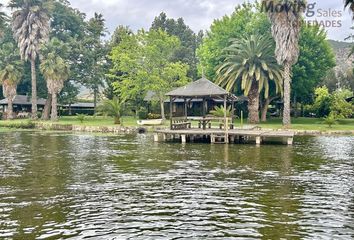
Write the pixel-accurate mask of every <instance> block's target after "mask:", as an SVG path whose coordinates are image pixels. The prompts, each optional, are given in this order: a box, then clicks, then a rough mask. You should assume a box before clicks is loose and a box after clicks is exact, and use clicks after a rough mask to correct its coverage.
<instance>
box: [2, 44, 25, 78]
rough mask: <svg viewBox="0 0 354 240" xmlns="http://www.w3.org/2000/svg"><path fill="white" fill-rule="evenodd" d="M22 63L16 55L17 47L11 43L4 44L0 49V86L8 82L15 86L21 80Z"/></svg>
mask: <svg viewBox="0 0 354 240" xmlns="http://www.w3.org/2000/svg"><path fill="white" fill-rule="evenodd" d="M22 74H23V62H22V61H21V59H20V56H19V54H18V49H17V47H16V46H15V45H14V44H13V43H11V42H8V43H4V44H2V46H1V48H0V84H1V83H3V82H4V81H9V83H11V84H13V85H17V84H18V83H19V82H20V81H21V78H22Z"/></svg>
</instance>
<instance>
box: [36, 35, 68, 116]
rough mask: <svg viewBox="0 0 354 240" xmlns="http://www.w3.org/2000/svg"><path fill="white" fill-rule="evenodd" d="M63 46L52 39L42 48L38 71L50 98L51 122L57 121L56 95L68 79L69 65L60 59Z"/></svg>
mask: <svg viewBox="0 0 354 240" xmlns="http://www.w3.org/2000/svg"><path fill="white" fill-rule="evenodd" d="M64 49H65V45H64V44H63V43H61V42H60V41H59V40H58V39H56V38H53V39H52V40H51V41H50V42H49V43H47V44H46V45H45V46H44V47H43V58H42V62H41V64H40V70H41V72H42V74H43V75H44V77H45V79H46V81H47V88H48V92H49V93H50V94H51V96H52V113H51V120H52V121H57V120H58V94H59V93H60V91H61V90H62V89H63V87H64V82H65V81H66V80H67V79H68V77H69V64H68V63H67V62H66V61H65V60H64V59H63V58H62V57H60V53H61V52H62V51H64V52H65V50H64Z"/></svg>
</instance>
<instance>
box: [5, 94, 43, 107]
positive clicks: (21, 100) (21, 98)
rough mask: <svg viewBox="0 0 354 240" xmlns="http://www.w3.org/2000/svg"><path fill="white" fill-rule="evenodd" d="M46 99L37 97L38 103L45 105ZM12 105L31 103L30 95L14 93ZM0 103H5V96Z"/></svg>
mask: <svg viewBox="0 0 354 240" xmlns="http://www.w3.org/2000/svg"><path fill="white" fill-rule="evenodd" d="M45 102H46V99H43V98H38V100H37V104H38V105H43V106H44V105H45ZM13 104H14V105H32V103H31V97H29V96H25V95H16V96H15V99H14V101H13ZM0 105H7V98H5V99H2V100H0Z"/></svg>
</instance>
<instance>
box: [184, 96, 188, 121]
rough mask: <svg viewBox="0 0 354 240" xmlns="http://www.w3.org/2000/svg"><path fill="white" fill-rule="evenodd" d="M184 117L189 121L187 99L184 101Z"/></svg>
mask: <svg viewBox="0 0 354 240" xmlns="http://www.w3.org/2000/svg"><path fill="white" fill-rule="evenodd" d="M184 116H185V117H186V121H187V119H188V108H187V99H186V98H185V99H184Z"/></svg>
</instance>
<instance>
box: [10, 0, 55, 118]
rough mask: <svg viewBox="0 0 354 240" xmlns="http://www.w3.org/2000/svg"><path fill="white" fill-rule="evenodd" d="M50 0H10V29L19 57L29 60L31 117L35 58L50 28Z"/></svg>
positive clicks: (34, 102) (34, 97)
mask: <svg viewBox="0 0 354 240" xmlns="http://www.w3.org/2000/svg"><path fill="white" fill-rule="evenodd" d="M51 4H52V2H51V1H50V0H11V2H10V3H9V7H10V8H11V9H15V11H14V12H13V13H12V31H13V34H14V38H15V40H16V41H17V44H18V47H19V49H20V55H21V58H22V59H24V60H25V61H28V60H29V61H30V62H31V75H32V76H31V77H32V118H33V119H36V118H37V78H36V60H37V57H38V55H39V51H40V46H41V44H43V43H45V42H47V40H48V36H49V30H50V9H51V6H52V5H51Z"/></svg>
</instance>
